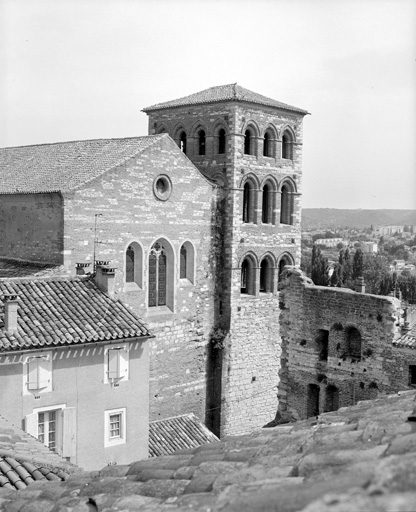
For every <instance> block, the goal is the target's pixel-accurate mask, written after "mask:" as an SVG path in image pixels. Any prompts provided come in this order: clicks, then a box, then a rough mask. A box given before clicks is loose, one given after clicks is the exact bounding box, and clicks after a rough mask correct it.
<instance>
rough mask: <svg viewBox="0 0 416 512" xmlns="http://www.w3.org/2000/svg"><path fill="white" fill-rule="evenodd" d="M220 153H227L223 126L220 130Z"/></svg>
mask: <svg viewBox="0 0 416 512" xmlns="http://www.w3.org/2000/svg"><path fill="white" fill-rule="evenodd" d="M218 153H219V154H220V155H223V154H224V153H225V130H224V128H221V130H220V131H219V132H218Z"/></svg>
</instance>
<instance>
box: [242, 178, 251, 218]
mask: <svg viewBox="0 0 416 512" xmlns="http://www.w3.org/2000/svg"><path fill="white" fill-rule="evenodd" d="M251 194H252V190H251V185H250V183H248V182H247V183H245V184H244V189H243V222H250V221H251V202H252V201H251Z"/></svg>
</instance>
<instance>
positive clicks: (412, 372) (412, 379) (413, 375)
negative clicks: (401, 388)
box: [409, 364, 416, 386]
mask: <svg viewBox="0 0 416 512" xmlns="http://www.w3.org/2000/svg"><path fill="white" fill-rule="evenodd" d="M409 386H416V365H414V364H411V365H409Z"/></svg>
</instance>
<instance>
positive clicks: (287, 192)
mask: <svg viewBox="0 0 416 512" xmlns="http://www.w3.org/2000/svg"><path fill="white" fill-rule="evenodd" d="M280 194H281V201H280V223H281V224H293V192H292V189H291V188H290V187H289V185H287V184H284V185H283V186H282V188H281V191H280Z"/></svg>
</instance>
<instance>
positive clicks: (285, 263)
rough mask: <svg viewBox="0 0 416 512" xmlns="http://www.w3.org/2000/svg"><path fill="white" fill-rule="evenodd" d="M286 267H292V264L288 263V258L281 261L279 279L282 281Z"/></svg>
mask: <svg viewBox="0 0 416 512" xmlns="http://www.w3.org/2000/svg"><path fill="white" fill-rule="evenodd" d="M286 265H290V262H289V261H287V259H286V258H282V259H281V260H280V261H279V279H280V276H281V275H282V274H283V271H284V270H285V266H286Z"/></svg>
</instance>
